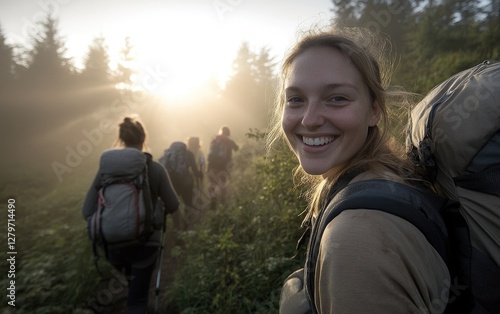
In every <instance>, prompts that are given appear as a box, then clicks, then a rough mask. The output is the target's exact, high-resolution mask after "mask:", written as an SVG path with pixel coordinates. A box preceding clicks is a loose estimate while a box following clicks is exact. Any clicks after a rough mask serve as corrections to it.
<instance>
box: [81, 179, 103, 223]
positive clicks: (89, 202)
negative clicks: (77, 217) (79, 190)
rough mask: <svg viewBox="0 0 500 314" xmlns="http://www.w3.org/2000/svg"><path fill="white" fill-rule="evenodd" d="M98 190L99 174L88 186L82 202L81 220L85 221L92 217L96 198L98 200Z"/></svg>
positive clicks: (95, 206) (95, 207) (95, 208)
mask: <svg viewBox="0 0 500 314" xmlns="http://www.w3.org/2000/svg"><path fill="white" fill-rule="evenodd" d="M98 189H99V174H97V175H96V176H95V178H94V181H93V182H92V185H91V186H90V188H89V190H88V192H87V196H86V197H85V200H84V201H83V208H82V214H83V218H85V219H87V218H88V217H89V216H90V215H92V214H93V213H94V212H95V211H96V210H97V198H98Z"/></svg>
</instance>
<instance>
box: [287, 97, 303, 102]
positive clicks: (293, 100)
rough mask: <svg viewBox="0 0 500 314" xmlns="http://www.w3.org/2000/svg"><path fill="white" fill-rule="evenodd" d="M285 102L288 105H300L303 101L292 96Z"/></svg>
mask: <svg viewBox="0 0 500 314" xmlns="http://www.w3.org/2000/svg"><path fill="white" fill-rule="evenodd" d="M286 102H287V103H289V104H297V103H302V102H304V101H303V100H302V98H300V97H296V96H292V97H288V98H287V99H286Z"/></svg>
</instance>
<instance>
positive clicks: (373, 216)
mask: <svg viewBox="0 0 500 314" xmlns="http://www.w3.org/2000/svg"><path fill="white" fill-rule="evenodd" d="M379 43H380V45H378V44H379ZM368 44H373V47H370V46H369V45H368ZM382 44H383V41H381V40H377V38H375V37H374V35H370V33H368V31H366V32H363V31H362V30H360V29H357V30H356V29H351V30H349V31H345V32H342V31H341V30H331V31H330V30H326V31H320V32H311V33H309V34H306V35H305V36H304V37H303V38H302V39H301V40H300V41H299V42H298V43H297V44H296V45H295V46H294V47H293V48H292V49H291V51H290V52H289V54H288V55H287V56H286V57H285V59H284V61H283V64H282V68H281V71H282V76H281V82H280V92H279V94H278V101H277V102H276V104H277V105H276V108H275V117H274V118H275V119H274V121H275V123H274V127H273V131H272V132H271V134H270V137H269V143H268V144H269V145H272V143H273V142H274V141H276V140H278V139H280V138H284V139H285V140H286V141H287V143H288V145H289V147H290V149H291V150H292V151H293V152H294V153H295V155H296V156H297V159H298V161H299V163H300V169H301V170H302V171H303V173H304V176H305V177H306V178H309V179H310V182H314V184H313V187H312V188H311V190H310V191H309V197H310V198H309V199H310V200H311V202H310V204H309V208H308V214H307V216H306V217H305V221H304V224H305V225H308V224H309V225H310V226H311V236H310V240H309V241H310V245H309V247H308V252H307V260H306V263H305V267H304V269H300V270H298V271H296V272H294V273H293V274H291V275H290V276H289V277H288V278H287V279H286V281H285V283H284V286H283V289H282V293H281V298H280V313H287V314H288V313H311V312H312V313H441V311H442V309H440V308H439V307H436V306H435V304H436V302H438V301H442V299H443V298H447V294H446V295H444V294H443V292H448V289H449V286H447V283H449V282H450V275H449V272H448V269H447V266H446V264H445V262H444V260H443V258H442V257H441V256H440V255H439V254H438V253H437V251H436V250H435V249H434V248H433V246H431V244H430V243H429V242H428V241H427V239H426V237H425V236H424V235H423V234H422V233H421V232H420V231H419V229H417V228H416V227H415V226H414V225H412V224H411V223H409V222H408V221H406V220H405V219H403V218H401V217H398V216H397V215H393V214H391V213H387V212H384V211H381V210H370V209H367V207H360V206H358V205H355V204H354V203H355V201H358V200H357V199H356V198H355V195H354V196H353V197H352V198H351V200H352V201H353V205H350V207H348V209H349V210H343V211H341V212H340V214H338V215H337V216H335V218H334V219H332V220H331V221H329V222H327V223H325V224H324V225H323V222H324V221H325V220H326V219H327V218H328V216H326V213H325V211H327V210H330V209H331V208H332V207H333V208H334V209H335V208H337V207H339V206H340V205H341V203H340V202H341V201H342V198H343V197H344V196H345V197H347V196H348V195H349V194H348V193H347V192H346V191H347V190H350V191H353V190H352V189H349V188H350V187H351V188H352V187H355V186H356V185H357V184H360V183H363V182H365V181H368V180H370V181H369V182H373V181H372V179H377V180H383V181H382V182H385V186H386V187H387V189H389V190H390V187H391V186H392V185H397V184H401V185H405V186H407V185H408V186H410V185H413V184H416V183H414V182H416V181H418V180H415V179H416V178H419V176H418V174H417V172H416V171H414V167H413V164H412V163H411V162H410V161H409V160H407V159H404V158H400V157H399V156H401V155H402V154H401V153H400V149H399V148H398V147H397V146H396V142H395V141H390V140H389V134H388V130H387V129H386V128H385V127H386V126H388V125H390V123H388V106H387V104H386V99H387V98H388V97H390V96H396V95H391V94H390V92H389V91H388V89H387V88H388V84H389V81H388V78H390V76H389V75H388V74H389V72H388V70H387V69H385V68H383V65H384V64H385V63H383V62H384V59H383V57H384V56H383V55H382V54H383V52H384V50H383V46H382ZM398 95H401V93H399V94H398ZM380 125H382V126H383V127H381V126H380ZM344 192H345V193H344ZM389 194H390V193H389ZM330 200H331V202H330ZM368 202H370V199H368ZM395 204H396V202H394V204H392V203H391V202H386V203H384V205H385V206H386V207H387V208H388V209H390V208H392V207H395V206H396V209H395V210H397V209H398V206H399V205H395ZM424 206H425V205H424ZM314 244H317V245H314ZM311 246H312V248H311ZM443 295H444V297H443ZM443 301H444V302H445V303H446V301H447V300H443Z"/></svg>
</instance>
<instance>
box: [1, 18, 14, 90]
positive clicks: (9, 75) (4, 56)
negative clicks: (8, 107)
mask: <svg viewBox="0 0 500 314" xmlns="http://www.w3.org/2000/svg"><path fill="white" fill-rule="evenodd" d="M14 65H15V63H14V53H13V49H12V47H11V46H9V45H8V44H7V43H6V38H5V36H4V35H3V31H2V28H1V27H0V89H4V88H6V87H7V85H9V84H10V82H11V81H12V80H13V79H14Z"/></svg>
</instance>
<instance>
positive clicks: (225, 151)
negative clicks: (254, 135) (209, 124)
mask: <svg viewBox="0 0 500 314" xmlns="http://www.w3.org/2000/svg"><path fill="white" fill-rule="evenodd" d="M230 136H231V131H230V130H229V128H228V127H227V126H223V127H221V128H220V130H219V134H218V135H217V136H215V137H214V138H213V139H212V141H211V142H210V150H209V153H208V169H207V176H208V182H209V186H208V194H209V196H210V199H211V207H212V209H213V208H215V206H216V200H219V201H220V203H222V204H224V203H225V202H226V200H227V190H228V188H229V186H230V184H231V169H232V166H233V151H235V152H236V151H238V149H239V146H238V145H237V144H236V143H235V142H234V141H233V140H232V139H231V138H230Z"/></svg>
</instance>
